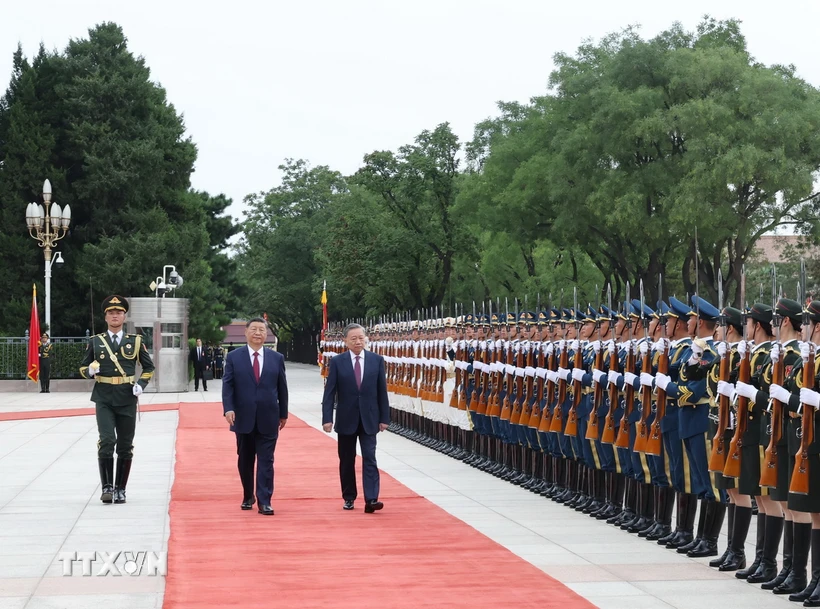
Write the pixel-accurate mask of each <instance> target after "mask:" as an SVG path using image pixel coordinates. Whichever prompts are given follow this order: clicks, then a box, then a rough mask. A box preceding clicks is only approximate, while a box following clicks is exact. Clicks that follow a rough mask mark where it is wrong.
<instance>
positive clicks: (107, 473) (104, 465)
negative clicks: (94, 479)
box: [97, 457, 114, 503]
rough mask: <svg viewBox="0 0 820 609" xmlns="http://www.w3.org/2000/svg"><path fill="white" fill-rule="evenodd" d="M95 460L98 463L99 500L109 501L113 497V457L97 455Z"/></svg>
mask: <svg viewBox="0 0 820 609" xmlns="http://www.w3.org/2000/svg"><path fill="white" fill-rule="evenodd" d="M97 462H98V463H99V465H100V486H102V495H100V501H102V502H103V503H111V501H113V499H114V457H99V458H98V459H97Z"/></svg>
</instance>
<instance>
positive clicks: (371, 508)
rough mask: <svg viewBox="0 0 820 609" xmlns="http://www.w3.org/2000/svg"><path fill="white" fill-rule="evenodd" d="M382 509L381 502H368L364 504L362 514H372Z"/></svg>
mask: <svg viewBox="0 0 820 609" xmlns="http://www.w3.org/2000/svg"><path fill="white" fill-rule="evenodd" d="M383 507H384V504H383V503H382V502H381V501H368V502H367V503H365V504H364V513H365V514H372V513H373V512H377V511H379V510H380V509H382V508H383Z"/></svg>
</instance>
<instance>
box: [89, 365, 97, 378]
mask: <svg viewBox="0 0 820 609" xmlns="http://www.w3.org/2000/svg"><path fill="white" fill-rule="evenodd" d="M99 371H100V366H99V365H97V366H95V365H94V364H93V363H92V364H91V365H90V366H89V367H88V376H94V375H95V374H97V373H98V372H99Z"/></svg>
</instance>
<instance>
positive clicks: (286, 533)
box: [164, 404, 594, 609]
mask: <svg viewBox="0 0 820 609" xmlns="http://www.w3.org/2000/svg"><path fill="white" fill-rule="evenodd" d="M221 413H222V411H221V405H220V404H207V405H202V404H197V405H190V404H183V405H181V406H180V411H179V428H178V431H177V445H176V458H177V461H176V471H175V479H174V486H173V489H172V492H171V506H170V514H171V537H170V541H169V548H168V550H169V557H168V576H167V579H166V587H165V603H164V607H165V608H166V609H180V608H189V607H190V608H194V607H196V608H208V607H215V608H216V607H218V608H221V607H245V608H257V607H259V608H262V607H264V608H266V609H267V608H270V607H275V608H277V609H285V608H290V607H293V608H295V609H310V608H317V607H325V608H333V609H345V608H348V607H349V608H351V609H369V608H377V609H387V608H391V609H392V608H404V607H406V608H408V609H409V608H413V609H417V608H420V607H430V608H433V607H435V608H437V609H438V608H443V607H469V608H471V609H482V608H487V609H490V608H492V609H502V608H505V607H515V608H516V609H523V608H528V607H532V608H538V609H548V608H553V607H554V608H558V607H561V608H563V609H587V608H589V607H593V606H594V605H592V604H591V603H589V602H588V601H586V600H585V599H583V598H582V597H580V596H578V595H577V594H575V593H574V592H572V591H571V590H569V589H568V588H567V587H565V586H564V585H563V584H561V583H559V582H557V581H556V580H554V579H552V578H550V577H549V576H547V575H545V574H544V573H543V572H542V571H540V570H538V569H536V568H535V567H533V566H532V565H530V564H529V563H527V562H526V561H524V560H521V559H520V558H518V557H517V556H515V555H514V554H512V553H510V552H509V551H507V550H506V549H505V548H503V547H502V546H500V545H498V544H496V543H495V542H493V541H491V540H490V539H488V538H487V537H485V536H484V535H482V534H481V533H479V532H477V531H476V530H475V529H473V528H471V527H470V526H469V525H467V524H464V523H463V522H461V521H460V520H458V519H456V518H454V517H452V516H450V515H449V514H447V513H446V512H445V511H444V510H442V509H440V508H438V507H437V506H435V505H434V504H432V503H430V502H429V501H427V500H426V499H424V498H422V497H420V496H418V495H416V494H415V493H413V492H412V491H410V490H409V489H408V488H407V487H405V486H403V485H401V484H399V483H398V482H397V481H395V480H394V479H392V478H390V477H389V476H387V475H385V474H384V473H382V478H381V486H382V488H381V497H380V498H381V499H382V500H383V501H384V502H385V509H384V510H383V511H382V512H379V513H376V514H364V513H363V510H362V506H363V499H362V496H361V494H360V496H359V500H358V501H357V505H356V510H355V511H353V512H345V511H343V510H342V509H341V508H342V500H341V498H340V496H339V494H340V490H339V478H338V459H337V456H336V445H335V441H334V440H333V439H332V438H330V437H327V436H325V435H324V434H323V433H322V432H321V431H318V430H315V429H313V428H311V427H308V426H307V425H306V424H305V423H303V422H302V421H300V420H299V419H296V418H295V417H293V416H291V417H290V420H289V421H288V425H287V427H286V428H285V429H284V430H283V432H282V434H281V435H280V439H279V443H278V445H277V447H276V462H275V468H276V480H275V484H276V490H275V492H274V497H273V508H274V510H275V512H276V515H275V516H273V517H265V516H262V515H260V514H258V513H257V512H256V509H255V508H254V510H252V511H247V512H243V511H241V510H240V509H239V504H240V503H241V500H242V488H241V485H240V482H239V476H238V473H237V471H236V441H235V439H234V435H233V434H232V433H230V432H229V431H228V429H227V425H226V424H225V422H224V420H223V419H222V416H221ZM359 461H360V460H359ZM359 484H360V485H361V472H360V473H359ZM360 489H361V486H360ZM359 492H360V493H361V490H360V491H359Z"/></svg>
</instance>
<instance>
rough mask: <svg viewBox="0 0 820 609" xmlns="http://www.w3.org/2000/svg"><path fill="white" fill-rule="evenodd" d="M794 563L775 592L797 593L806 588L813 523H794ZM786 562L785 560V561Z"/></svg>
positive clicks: (775, 588)
mask: <svg viewBox="0 0 820 609" xmlns="http://www.w3.org/2000/svg"><path fill="white" fill-rule="evenodd" d="M792 531H793V532H792V563H791V568H790V569H789V574H788V575H787V576H786V579H785V580H784V581H783V583H782V584H780V585H778V586H775V587H774V589H773V590H772V592H774V593H775V594H797V593H798V592H801V591H802V590H804V589H805V588H806V585H807V583H808V582H807V579H808V578H807V577H806V565H807V564H808V562H809V545H810V544H811V523H810V522H795V523H792ZM784 562H785V561H784Z"/></svg>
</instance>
